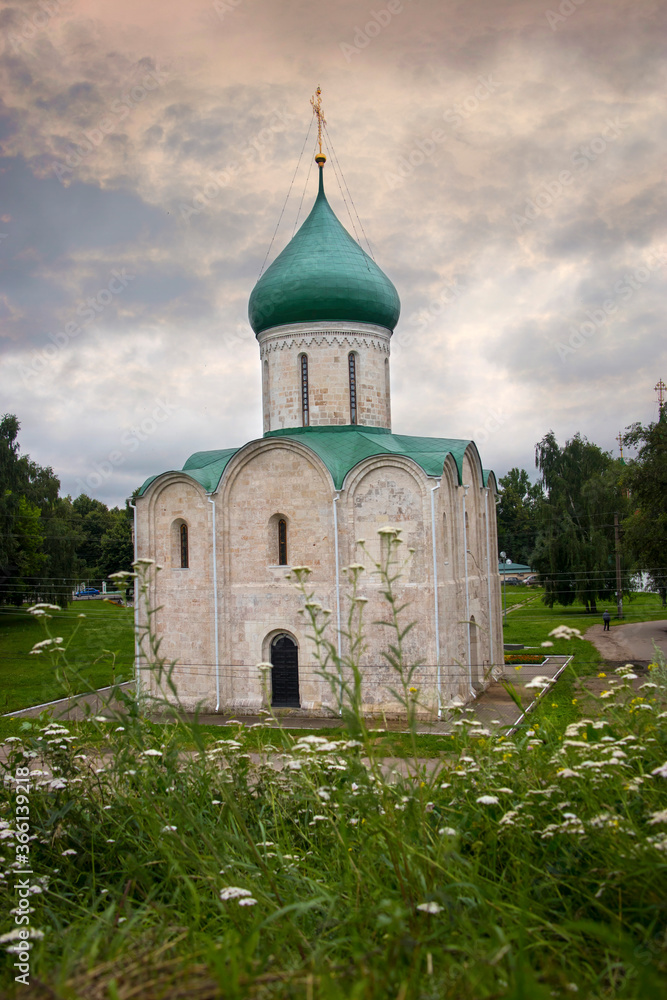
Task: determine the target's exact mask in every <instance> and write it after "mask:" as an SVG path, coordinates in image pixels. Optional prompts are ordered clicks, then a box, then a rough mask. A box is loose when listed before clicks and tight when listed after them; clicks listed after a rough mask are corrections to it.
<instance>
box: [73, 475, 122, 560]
mask: <svg viewBox="0 0 667 1000" xmlns="http://www.w3.org/2000/svg"><path fill="white" fill-rule="evenodd" d="M72 507H73V509H74V511H75V513H76V514H77V515H78V516H79V517H80V519H81V532H82V539H81V541H80V543H79V545H78V548H77V555H78V557H79V559H80V560H81V563H82V570H81V575H82V577H86V578H87V579H99V578H100V577H102V576H104V575H105V574H104V572H103V571H102V570H101V566H102V563H103V561H104V560H103V555H102V539H103V537H104V535H105V534H107V533H108V532H110V531H112V529H113V527H114V515H113V513H112V512H111V511H110V510H109V508H108V507H107V505H106V504H105V503H102V501H101V500H95V499H94V498H92V497H89V496H87V495H86V494H85V493H82V494H81V495H80V496H78V497H77V498H76V500H74V501H72Z"/></svg>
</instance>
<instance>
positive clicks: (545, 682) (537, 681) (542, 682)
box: [525, 677, 551, 691]
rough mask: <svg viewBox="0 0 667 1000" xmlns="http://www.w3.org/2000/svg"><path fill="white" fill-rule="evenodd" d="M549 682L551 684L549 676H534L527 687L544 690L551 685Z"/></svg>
mask: <svg viewBox="0 0 667 1000" xmlns="http://www.w3.org/2000/svg"><path fill="white" fill-rule="evenodd" d="M549 684H551V680H550V678H549V677H533V679H532V681H528V683H527V684H526V685H525V687H526V689H528V688H539V689H540V690H541V691H542V690H544V688H546V687H549Z"/></svg>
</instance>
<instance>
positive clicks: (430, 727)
mask: <svg viewBox="0 0 667 1000" xmlns="http://www.w3.org/2000/svg"><path fill="white" fill-rule="evenodd" d="M567 661H568V657H566V656H548V657H546V659H545V661H544V663H542V664H541V665H539V666H538V665H535V666H533V665H526V666H523V667H522V668H521V670H515V668H514V667H512V666H506V667H505V669H504V671H503V673H502V675H501V676H499V677H498V678H497V679H495V680H492V681H491V684H490V685H489V687H488V688H487V689H486V690H485V691H483V692H482V693H481V694H480V695H479V697H478V698H476V699H475V701H472V702H469V704H468V705H467V706H466V708H467V709H469V711H468V712H466V717H467V718H468V719H470V720H472V719H477V720H478V721H479V722H481V723H482V725H483V726H486V727H487V728H488V729H490V730H491V731H494V730H497V729H505V730H506V729H508V728H510V729H511V728H512V727H513V726H515V725H516V724H517V722H519V720H520V719H521V717H522V714H523V713H522V712H521V711H520V710H519V708H518V706H517V705H516V704H515V702H514V701H513V700H512V698H511V697H510V695H509V694H508V693H507V691H506V690H505V688H504V687H503V684H502V681H503V680H505V681H509V682H510V684H512V686H513V687H514V688H515V689H516V691H517V693H518V694H519V696H520V698H521V701H522V704H523V706H524V709H526V708H529V706H530V705H531V704H532V703H533V702H534V701H535V698H536V696H537V695H538V694H539V691H540V689H539V688H526V684H528V683H529V682H530V681H531V680H532V679H533V678H534V677H538V676H539V677H547V678H549V679H550V680H552V681H553V680H555V678H556V677H557V675H558V674H559V673H560V671H561V670H562V669H563V668H564V666H565V665H566V663H567ZM127 684H128V687H129V686H131V684H132V682H131V681H130V682H127ZM104 690H108V689H104ZM102 693H103V692H102V691H101V692H100V693H99V694H93V695H81V696H79V697H78V698H73V699H72V702H68V699H66V698H63V699H62V700H61V701H55V702H51V703H50V704H49V707H50V708H51V709H52V711H53V718H54V719H58V720H60V721H66V720H73V719H82V718H85V717H86V714H85V712H84V711H83V710H82V707H81V705H82V704H83V703H88V705H89V706H90V708H91V710H92V711H91V714H93V715H94V714H97V713H98V712H101V713H103V712H104V709H103V707H102V701H101V699H100V694H102ZM77 703H78V704H77ZM44 707H45V706H37V707H34V708H26V709H23V710H22V711H19V712H13V713H12V715H13V716H14V717H15V718H17V717H30V716H36V715H39V713H40V712H41V711H43V709H44ZM231 718H232V716H230V715H229V714H227V713H224V714H220V715H204V714H202V715H200V716H199V722H200V723H201V724H202V725H209V726H224V725H226V724H227V723H228V722H229V720H230V719H231ZM234 718H236V719H239V721H242V722H243V724H244V725H246V726H251V725H253V724H257V723H260V722H261V723H263V724H264V725H266V724H267V723H266V716H259V715H249V716H239V715H238V714H237V715H235V716H234ZM457 719H458V714H456V715H455V714H452V713H451V712H449V711H446V712H445V713H444V715H443V718H442V719H441V720H439V721H436V722H422V723H420V724H419V725H418V727H417V730H418V732H420V733H434V734H437V733H448V732H451V730H452V729H453V726H454V723H455V722H456V721H457ZM280 721H281V724H282V725H283V726H284V727H285V728H286V729H324V728H335V727H337V726H340V719H338V718H329V719H322V718H316V717H313V716H303V715H294V716H282V717H281V719H280ZM385 725H386V728H387V729H388V730H392V731H396V732H404V731H405V722H401V721H390V722H387V723H386V724H383V723H382V722H380V721H379V720H378V722H377V728H380V727H383V728H385Z"/></svg>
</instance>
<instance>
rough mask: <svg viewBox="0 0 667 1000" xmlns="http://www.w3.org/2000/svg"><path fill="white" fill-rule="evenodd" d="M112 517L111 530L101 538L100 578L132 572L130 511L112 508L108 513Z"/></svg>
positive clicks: (132, 549) (132, 554)
mask: <svg viewBox="0 0 667 1000" xmlns="http://www.w3.org/2000/svg"><path fill="white" fill-rule="evenodd" d="M109 513H110V514H111V515H112V517H113V524H112V527H111V530H110V531H108V532H107V533H106V534H105V535H104V536H103V537H102V546H101V548H102V554H101V559H100V563H99V567H100V576H102V577H108V576H109V575H110V574H111V573H118V572H119V571H120V570H126V571H127V572H129V573H131V572H132V563H133V561H134V542H133V539H132V511H131V510H130V509H129V508H128V507H126V508H125V510H121V509H120V508H118V507H114V508H113V510H111V511H109Z"/></svg>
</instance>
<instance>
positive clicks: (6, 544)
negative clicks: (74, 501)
mask: <svg viewBox="0 0 667 1000" xmlns="http://www.w3.org/2000/svg"><path fill="white" fill-rule="evenodd" d="M19 429H20V424H19V421H18V420H17V419H16V417H15V416H14V415H13V414H5V415H4V417H3V418H2V420H0V475H1V476H2V479H1V483H2V488H1V490H0V515H1V516H2V530H1V533H0V534H1V538H0V584H1V589H0V603H6V604H7V603H8V604H21V603H22V602H23V601H24V600H28V599H29V600H43V601H54V602H57V603H58V604H61V605H63V606H64V605H66V604H67V601H68V599H69V596H70V594H71V591H72V582H73V578H74V575H75V572H76V568H77V559H76V543H77V540H78V536H77V535H76V532H75V530H74V526H73V525H72V523H70V518H69V511H68V509H67V503H66V502H65V501H63V500H61V499H60V498H59V496H58V491H59V489H60V481H59V479H58V477H57V476H56V475H55V474H54V472H53V469H51V468H49V467H46V468H45V467H43V466H41V465H38V464H37V463H36V462H33V461H32V460H31V459H30V456H29V455H21V454H20V447H19V443H18V432H19ZM70 506H71V505H70Z"/></svg>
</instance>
